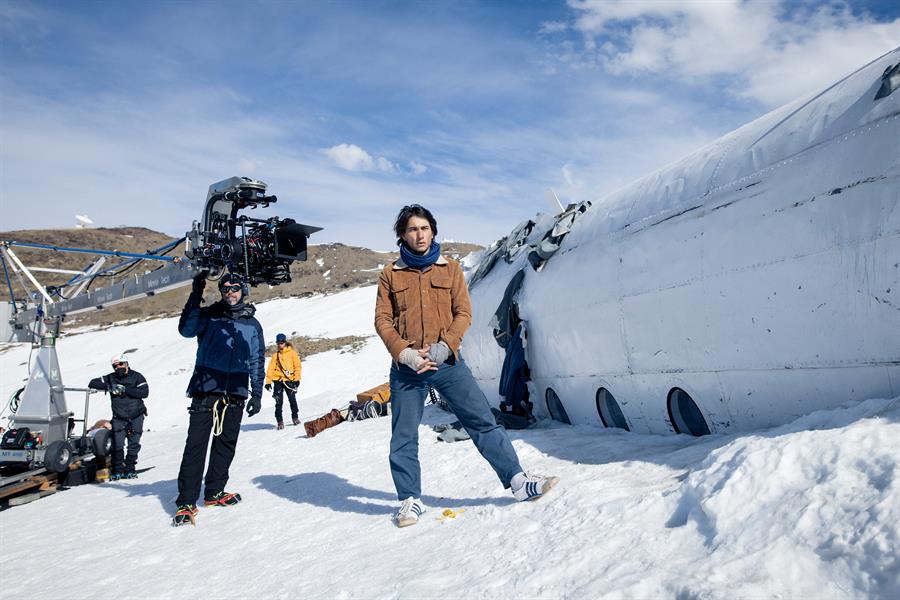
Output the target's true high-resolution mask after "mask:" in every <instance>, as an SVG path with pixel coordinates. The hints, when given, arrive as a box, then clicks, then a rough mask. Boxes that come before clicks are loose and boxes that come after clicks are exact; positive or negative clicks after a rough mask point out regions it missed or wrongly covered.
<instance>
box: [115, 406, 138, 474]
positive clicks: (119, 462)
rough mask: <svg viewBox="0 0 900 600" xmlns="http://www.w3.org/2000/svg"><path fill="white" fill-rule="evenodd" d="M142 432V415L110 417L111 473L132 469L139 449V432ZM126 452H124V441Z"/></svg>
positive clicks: (125, 471)
mask: <svg viewBox="0 0 900 600" xmlns="http://www.w3.org/2000/svg"><path fill="white" fill-rule="evenodd" d="M142 433H144V415H140V416H137V417H135V418H133V419H122V418H119V417H115V416H114V417H113V418H112V463H113V464H112V466H113V473H119V474H121V473H127V472H129V471H134V465H136V464H137V459H138V452H140V451H141V434H142ZM126 440H127V441H128V454H127V456H126V454H125V441H126Z"/></svg>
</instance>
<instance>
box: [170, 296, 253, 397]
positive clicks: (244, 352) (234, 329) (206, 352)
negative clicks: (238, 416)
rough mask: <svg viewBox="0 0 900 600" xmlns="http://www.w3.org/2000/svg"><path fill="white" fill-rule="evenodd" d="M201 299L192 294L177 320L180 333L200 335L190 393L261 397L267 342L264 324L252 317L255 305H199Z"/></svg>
mask: <svg viewBox="0 0 900 600" xmlns="http://www.w3.org/2000/svg"><path fill="white" fill-rule="evenodd" d="M200 298H201V296H200V295H198V294H191V296H190V297H189V298H188V301H187V304H185V307H184V310H183V311H181V319H180V320H179V321H178V332H179V333H180V334H181V335H183V336H184V337H188V338H191V337H196V338H197V362H196V365H195V366H194V374H193V376H192V377H191V381H190V383H188V389H187V393H188V395H189V396H192V397H197V396H200V397H202V396H208V395H210V394H228V395H230V396H238V397H240V398H247V397H251V398H260V397H262V388H263V380H264V378H265V377H264V372H265V361H266V344H265V341H264V339H263V330H262V326H261V325H260V324H259V321H257V320H256V318H255V317H254V316H253V315H254V313H255V312H256V308H255V307H254V306H253V305H252V304H244V303H241V304H238V305H237V306H233V307H232V306H228V304H227V303H226V302H224V301H221V300H220V301H219V302H216V303H215V304H213V305H212V306H208V307H205V308H200ZM248 384H249V385H248Z"/></svg>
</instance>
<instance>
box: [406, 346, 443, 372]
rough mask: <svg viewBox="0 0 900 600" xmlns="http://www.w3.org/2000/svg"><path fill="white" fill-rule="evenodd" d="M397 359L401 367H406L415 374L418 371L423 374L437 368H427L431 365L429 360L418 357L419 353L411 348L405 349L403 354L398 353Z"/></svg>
mask: <svg viewBox="0 0 900 600" xmlns="http://www.w3.org/2000/svg"><path fill="white" fill-rule="evenodd" d="M399 359H400V360H399V362H400V364H401V365H406V366H407V367H409V368H410V369H412V370H413V371H415V372H416V373H418V372H419V371H422V372H423V373H424V372H425V371H426V370H431V371H433V370H435V369H436V368H437V366H436V365H435V366H431V367H429V365H432V364H433V363H431V362H430V361H431V359H430V358H423V357H422V356H419V352H418V351H417V350H413V349H412V348H405V349H404V350H403V352H401V353H400V356H399Z"/></svg>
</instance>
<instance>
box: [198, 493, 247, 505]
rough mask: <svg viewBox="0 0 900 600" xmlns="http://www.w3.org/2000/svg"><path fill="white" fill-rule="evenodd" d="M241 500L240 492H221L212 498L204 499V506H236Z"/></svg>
mask: <svg viewBox="0 0 900 600" xmlns="http://www.w3.org/2000/svg"><path fill="white" fill-rule="evenodd" d="M240 501H241V495H240V494H234V493H231V492H219V493H218V494H216V495H215V496H213V497H212V498H207V499H206V500H204V501H203V506H234V505H235V504H237V503H239V502H240Z"/></svg>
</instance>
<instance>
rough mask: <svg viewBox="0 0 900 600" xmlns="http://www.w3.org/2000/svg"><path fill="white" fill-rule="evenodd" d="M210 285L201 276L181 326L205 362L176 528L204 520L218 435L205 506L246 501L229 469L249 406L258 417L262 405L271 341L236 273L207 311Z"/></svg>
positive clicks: (195, 385) (194, 384)
mask: <svg viewBox="0 0 900 600" xmlns="http://www.w3.org/2000/svg"><path fill="white" fill-rule="evenodd" d="M205 285H206V275H205V273H201V274H200V275H198V276H197V277H195V278H194V285H193V290H192V291H191V295H190V296H189V297H188V301H187V303H186V304H185V307H184V310H182V312H181V319H180V321H179V323H178V332H179V333H180V334H181V335H183V336H184V337H196V338H197V359H196V364H195V366H194V374H193V376H192V377H191V381H190V383H189V384H188V389H187V393H188V395H189V396H190V397H191V405H190V407H189V408H188V412H189V413H190V422H189V425H188V435H187V441H186V442H185V446H184V456H183V457H182V459H181V469H180V470H179V472H178V499H177V500H176V502H175V503H176V505H177V506H178V508H177V511H176V513H175V517H174V518H173V520H172V524H173V525H175V526H178V525H185V524H188V523H191V524H193V523H194V519H195V517H196V515H197V512H198V511H197V504H196V503H197V499H198V498H199V496H200V479H201V477H202V475H203V467H204V463H205V462H206V448H207V445H208V443H209V434H210V432H212V435H213V439H212V445H211V448H210V458H209V467H208V469H207V471H206V480H205V490H204V506H232V505H235V504H237V503H238V502H240V501H241V496H240V494H235V493H231V492H226V491H225V484H226V483H227V482H228V468H229V466H230V465H231V461H232V460H233V459H234V453H235V450H236V448H237V440H238V434H239V433H240V428H241V417H242V416H243V415H242V412H241V411H242V409H243V408H244V404H245V402H246V405H247V415H248V416H250V417H252V416H253V415H255V414H256V413H258V412H259V411H260V408H261V404H262V402H261V397H262V387H263V368H264V366H265V341H264V338H263V330H262V327H261V326H260V324H259V321H257V320H256V318H254V316H253V315H254V313H255V312H256V308H255V307H254V306H253V305H252V304H247V303H244V293H245V288H244V285H243V281H242V280H241V278H240V277H239V276H237V275H234V274H227V275H225V276H224V277H222V279H221V280H220V281H219V291H220V292H221V295H222V299H221V300H219V301H218V302H216V303H215V304H213V305H211V306H208V307H206V308H200V303H201V301H202V299H203V288H204V287H205ZM248 383H249V385H248ZM248 397H249V400H247V399H248Z"/></svg>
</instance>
